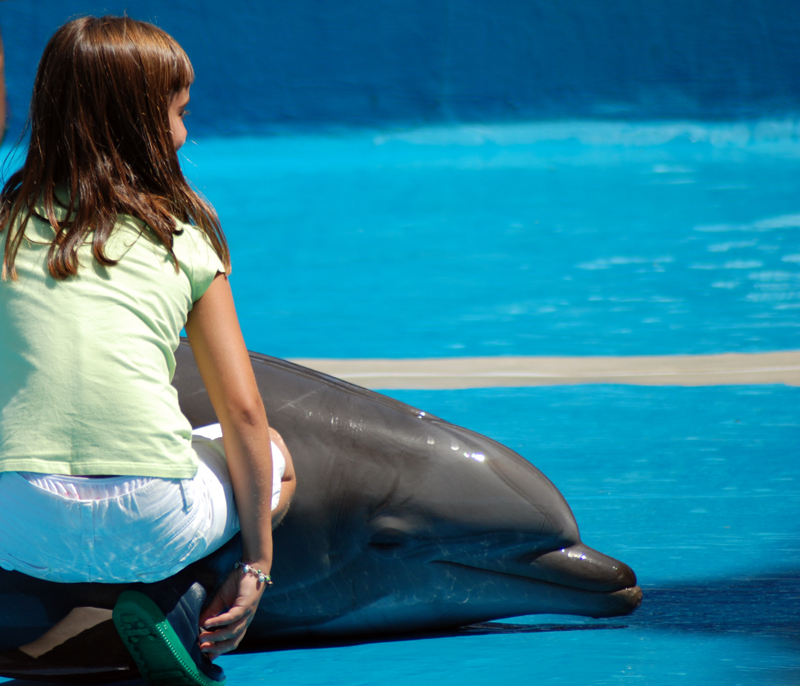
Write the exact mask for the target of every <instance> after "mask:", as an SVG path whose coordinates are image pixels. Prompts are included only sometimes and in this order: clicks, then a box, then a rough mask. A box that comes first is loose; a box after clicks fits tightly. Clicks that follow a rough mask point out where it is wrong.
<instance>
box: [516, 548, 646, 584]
mask: <svg viewBox="0 0 800 686" xmlns="http://www.w3.org/2000/svg"><path fill="white" fill-rule="evenodd" d="M527 562H528V563H529V565H530V567H529V574H530V575H531V576H533V577H535V578H537V579H540V580H542V581H548V582H551V583H556V584H559V585H560V586H568V587H571V588H580V589H582V590H585V591H595V592H602V593H613V592H615V591H621V590H623V589H626V588H632V587H633V586H636V574H634V572H633V570H632V569H631V568H630V567H629V566H628V565H626V564H625V563H624V562H620V561H619V560H615V559H614V558H613V557H609V556H608V555H603V553H601V552H598V551H597V550H594V549H592V548H590V547H589V546H586V545H584V544H583V543H576V544H575V545H572V546H569V547H567V548H561V549H560V550H553V551H551V552H549V553H545V554H544V555H538V556H536V557H533V556H528V560H527Z"/></svg>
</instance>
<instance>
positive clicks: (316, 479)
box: [175, 346, 641, 643]
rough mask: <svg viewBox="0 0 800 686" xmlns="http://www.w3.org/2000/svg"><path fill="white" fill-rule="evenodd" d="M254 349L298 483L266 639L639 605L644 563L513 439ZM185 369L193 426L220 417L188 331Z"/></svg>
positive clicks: (608, 612)
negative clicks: (588, 516)
mask: <svg viewBox="0 0 800 686" xmlns="http://www.w3.org/2000/svg"><path fill="white" fill-rule="evenodd" d="M251 357H252V359H253V366H254V369H255V373H256V378H257V380H258V383H259V388H260V390H261V394H262V397H263V399H264V405H265V407H266V410H267V416H268V417H269V419H270V422H271V424H272V425H273V426H274V427H275V428H276V429H277V430H278V431H280V432H281V434H282V435H283V437H284V440H285V441H286V444H287V446H288V448H289V450H290V451H291V453H292V456H293V459H294V463H295V469H296V472H297V483H298V487H297V493H296V495H295V499H294V502H293V503H292V505H291V508H290V510H289V514H288V515H287V517H286V519H285V520H284V522H283V524H282V525H281V526H280V527H279V528H278V529H277V530H276V531H275V550H276V552H275V563H274V566H273V572H272V576H273V579H274V580H275V585H274V586H273V587H272V588H271V589H268V591H267V593H266V594H265V595H264V598H263V600H262V601H261V606H260V609H259V612H258V616H257V618H256V619H255V621H254V622H253V624H252V625H251V627H250V629H249V631H248V640H249V642H250V643H253V642H258V641H260V640H264V639H272V638H275V637H279V636H289V635H303V636H308V635H331V634H335V635H343V634H370V635H374V634H376V633H380V634H391V633H398V632H407V631H424V630H435V629H442V628H452V627H457V626H461V625H464V624H469V623H474V622H479V621H484V620H487V619H493V618H500V617H509V616H514V615H523V614H533V613H548V614H552V613H555V614H561V613H565V614H578V615H588V616H592V617H608V616H614V615H622V614H627V613H628V612H631V611H632V610H633V609H635V608H636V607H637V606H638V605H639V602H640V600H641V591H640V590H639V588H638V587H636V577H635V575H634V573H633V571H632V570H631V569H630V568H629V567H628V566H627V565H625V564H623V563H621V562H618V561H617V560H614V559H612V558H610V557H607V556H605V555H603V554H601V553H598V552H597V551H594V550H592V549H591V548H588V547H586V546H584V545H583V544H582V543H581V541H580V538H579V536H578V526H577V524H576V523H575V519H574V517H573V515H572V512H571V510H570V508H569V506H568V505H567V503H566V501H565V500H564V498H563V496H562V495H561V493H559V492H558V490H557V489H556V488H555V486H553V484H552V483H551V482H550V481H549V480H548V479H547V478H546V477H545V476H544V475H543V474H542V473H541V472H540V471H539V470H537V469H536V468H535V467H533V466H532V465H531V464H530V463H529V462H528V461H527V460H525V459H523V458H522V457H520V456H519V455H517V454H516V453H514V452H513V451H511V450H509V449H508V448H506V447H504V446H502V445H500V444H498V443H496V442H495V441H492V440H490V439H488V438H486V437H484V436H481V435H479V434H476V433H474V432H472V431H469V430H467V429H462V428H460V427H457V426H454V425H452V424H448V423H447V422H444V421H442V420H441V419H437V418H436V417H432V416H429V415H426V414H425V413H424V412H420V411H419V410H415V409H413V408H411V407H409V406H408V405H405V404H403V403H401V402H398V401H396V400H392V399H390V398H387V397H386V396H382V395H379V394H377V393H373V392H371V391H367V390H365V389H363V388H360V387H358V386H353V385H352V384H348V383H346V382H343V381H340V380H338V379H334V378H331V377H328V376H325V375H323V374H320V373H317V372H313V371H310V370H308V369H304V368H302V367H298V366H297V365H293V364H290V363H288V362H283V361H280V360H276V359H274V358H269V357H265V356H262V355H257V354H254V355H252V356H251ZM178 369H179V372H178V374H177V375H176V382H175V383H176V385H177V387H178V388H179V389H180V397H181V402H182V408H183V411H184V413H185V414H186V415H187V417H188V418H189V420H190V421H191V422H192V425H193V426H202V425H204V424H209V423H212V422H215V421H216V417H215V415H214V412H213V410H212V408H211V404H210V402H209V400H208V398H207V395H206V393H205V389H204V387H203V384H202V381H201V379H200V376H199V374H198V372H197V370H196V367H195V366H194V365H193V364H192V359H191V353H190V351H189V349H188V347H187V346H183V347H182V348H181V350H180V351H179V366H178Z"/></svg>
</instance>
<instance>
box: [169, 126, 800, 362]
mask: <svg viewBox="0 0 800 686" xmlns="http://www.w3.org/2000/svg"><path fill="white" fill-rule="evenodd" d="M182 154H184V156H185V159H184V167H185V169H186V170H187V174H188V175H189V176H190V177H191V178H192V179H193V180H194V181H195V183H196V184H197V186H198V187H199V188H201V189H202V191H203V192H204V193H206V195H207V196H208V197H209V198H210V199H211V200H212V201H213V203H214V204H215V206H216V207H217V209H218V210H219V213H220V216H221V218H222V221H223V225H224V227H225V230H226V231H227V233H228V236H229V239H230V243H231V247H232V249H233V255H234V277H233V285H234V288H235V291H236V295H237V302H238V307H239V309H240V312H241V314H242V319H243V322H244V331H245V334H246V337H247V340H248V343H249V344H250V346H251V347H252V348H254V349H257V350H261V351H263V352H267V353H270V354H274V355H277V356H279V357H305V358H309V357H312V358H313V357H343V358H360V357H437V356H482V355H643V354H644V355H656V354H677V353H721V352H760V351H767V350H782V349H793V348H796V347H797V345H798V341H799V340H800V317H798V314H800V242H799V241H798V237H800V202H798V198H800V138H798V136H797V131H796V127H795V126H794V125H793V124H787V123H784V124H781V123H777V122H772V123H770V122H762V123H759V124H750V125H745V124H738V125H733V124H728V125H726V124H716V125H699V124H652V125H646V124H640V125H631V124H614V123H596V124H587V123H574V124H569V123H566V124H550V125H548V124H531V125H527V126H522V125H513V126H512V125H508V126H480V127H478V126H475V127H457V128H442V129H428V130H418V131H411V132H404V133H395V134H386V133H375V132H367V133H351V134H348V135H342V136H341V137H298V138H291V137H282V138H266V139H264V138H262V139H256V138H253V139H247V138H240V139H233V140H227V139H226V140H219V139H217V140H215V139H211V140H202V141H200V142H199V143H198V144H197V145H192V144H191V143H189V144H187V145H186V146H185V147H184V150H183V152H182Z"/></svg>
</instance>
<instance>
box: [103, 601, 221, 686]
mask: <svg viewBox="0 0 800 686" xmlns="http://www.w3.org/2000/svg"><path fill="white" fill-rule="evenodd" d="M112 617H113V619H114V625H115V626H116V627H117V631H118V632H119V635H120V637H121V638H122V641H123V643H125V647H126V648H127V649H128V652H129V653H130V654H131V657H133V659H134V660H135V662H136V664H137V666H138V667H139V671H140V672H141V673H142V677H144V680H145V682H147V684H148V686H223V684H224V683H225V677H224V676H223V675H222V673H221V670H220V677H221V678H220V679H213V678H211V677H209V676H207V675H206V674H205V673H204V672H203V670H202V669H200V667H199V666H198V665H197V664H196V662H195V660H194V659H193V658H192V656H191V655H190V654H189V651H188V650H187V649H186V647H185V646H184V645H183V643H182V642H181V640H180V638H178V635H177V634H176V633H175V630H174V629H173V628H172V627H171V626H170V624H169V622H168V621H167V618H166V617H165V616H164V613H163V612H162V611H161V610H160V609H159V608H158V606H157V605H156V604H155V603H154V602H153V601H152V600H150V598H148V597H147V596H146V595H144V594H143V593H139V592H138V591H124V592H123V593H121V594H120V596H119V598H118V599H117V604H116V605H115V606H114V612H113V614H112Z"/></svg>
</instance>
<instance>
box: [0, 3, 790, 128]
mask: <svg viewBox="0 0 800 686" xmlns="http://www.w3.org/2000/svg"><path fill="white" fill-rule="evenodd" d="M123 12H127V13H128V15H130V16H132V17H134V18H137V19H143V20H148V21H153V22H155V23H156V24H158V25H159V26H161V27H162V28H164V29H165V30H167V31H168V32H170V33H171V34H173V35H174V36H175V37H176V38H177V39H178V40H179V41H180V42H181V43H182V44H183V45H184V47H185V48H186V50H187V52H188V53H189V55H190V57H191V59H192V61H193V62H194V65H195V67H196V71H197V82H196V85H195V86H194V89H193V93H194V95H193V97H194V107H193V108H192V109H193V115H192V130H193V135H194V136H203V135H237V134H256V135H258V134H263V133H269V132H274V131H278V132H281V131H284V130H286V129H289V130H296V129H308V128H320V127H321V128H333V129H336V128H338V127H368V128H382V127H397V126H400V127H405V126H417V125H420V124H430V123H453V122H474V121H508V120H536V119H553V118H615V119H634V120H647V119H743V118H744V119H747V118H760V117H791V116H793V113H795V112H797V111H798V109H800V108H798V105H799V104H800V41H798V40H797V37H798V36H800V3H798V2H795V1H793V0H702V1H699V2H698V1H697V0H651V1H649V2H642V1H641V0H572V1H571V2H563V1H562V0H525V1H522V0H348V1H347V2H343V3H334V2H326V1H324V0H292V2H286V1H285V0H267V1H261V0H229V1H227V2H216V1H213V2H212V1H211V0H192V1H191V2H189V1H188V0H175V1H174V2H170V3H165V2H163V0H140V1H138V2H135V3H134V2H126V1H124V0H104V1H97V0H83V1H81V0H35V1H34V0H14V1H13V2H2V3H0V26H1V27H2V31H3V35H4V39H5V44H6V50H7V80H8V90H9V97H10V101H11V105H12V110H11V112H12V119H11V131H10V133H11V136H12V137H13V136H14V135H15V134H18V133H19V131H20V129H21V127H22V125H23V122H24V118H25V114H26V110H27V103H28V100H29V96H30V90H31V85H32V82H33V77H34V73H35V68H36V64H37V62H38V60H39V57H40V55H41V52H42V49H43V47H44V45H45V42H46V41H47V38H48V37H49V36H50V35H51V34H52V33H53V31H54V30H55V29H56V28H57V27H58V26H59V25H60V24H62V23H63V22H65V21H66V20H68V19H70V18H71V17H74V16H78V15H84V14H96V15H100V14H104V13H113V14H122V13H123Z"/></svg>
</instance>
